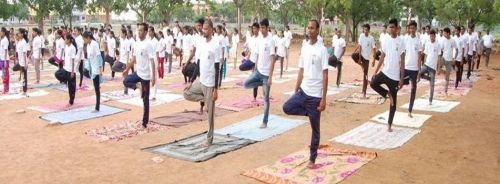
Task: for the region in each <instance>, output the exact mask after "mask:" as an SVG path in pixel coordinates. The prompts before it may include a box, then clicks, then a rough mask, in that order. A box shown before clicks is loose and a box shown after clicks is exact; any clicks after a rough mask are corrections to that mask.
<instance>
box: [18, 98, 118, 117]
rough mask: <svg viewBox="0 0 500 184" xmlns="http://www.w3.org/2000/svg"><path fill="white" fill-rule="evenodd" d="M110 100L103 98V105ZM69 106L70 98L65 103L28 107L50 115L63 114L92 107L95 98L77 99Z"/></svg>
mask: <svg viewBox="0 0 500 184" xmlns="http://www.w3.org/2000/svg"><path fill="white" fill-rule="evenodd" d="M108 100H109V99H107V98H104V97H101V103H102V102H106V101H108ZM68 104H69V97H68V100H63V101H58V102H54V103H49V104H43V105H40V106H31V107H28V109H31V110H35V111H39V112H43V113H50V112H61V111H67V110H71V109H76V108H80V107H84V106H90V105H95V96H88V97H83V98H75V101H74V103H73V105H72V106H68Z"/></svg>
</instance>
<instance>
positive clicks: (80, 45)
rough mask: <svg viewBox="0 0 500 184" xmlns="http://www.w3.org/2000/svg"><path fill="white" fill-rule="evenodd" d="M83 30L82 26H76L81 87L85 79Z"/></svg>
mask: <svg viewBox="0 0 500 184" xmlns="http://www.w3.org/2000/svg"><path fill="white" fill-rule="evenodd" d="M82 33H83V30H82V28H81V27H76V28H75V42H76V47H77V50H78V53H77V54H76V56H77V64H78V73H80V83H79V85H78V86H79V87H82V81H83V58H84V56H83V46H84V45H83V44H84V41H83V36H82Z"/></svg>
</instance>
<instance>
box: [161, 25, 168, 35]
mask: <svg viewBox="0 0 500 184" xmlns="http://www.w3.org/2000/svg"><path fill="white" fill-rule="evenodd" d="M167 31H168V26H166V27H163V29H162V32H163V35H167Z"/></svg>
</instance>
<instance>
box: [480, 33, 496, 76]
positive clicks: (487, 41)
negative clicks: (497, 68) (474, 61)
mask: <svg viewBox="0 0 500 184" xmlns="http://www.w3.org/2000/svg"><path fill="white" fill-rule="evenodd" d="M481 39H482V40H483V44H484V52H483V53H480V54H483V55H484V66H486V68H488V64H489V63H490V54H491V48H492V47H493V43H494V42H495V38H494V37H493V35H491V34H490V29H486V34H485V35H484V36H483V38H481ZM478 66H479V65H478Z"/></svg>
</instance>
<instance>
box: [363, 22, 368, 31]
mask: <svg viewBox="0 0 500 184" xmlns="http://www.w3.org/2000/svg"><path fill="white" fill-rule="evenodd" d="M362 27H364V28H366V29H368V31H370V24H364V25H363V26H362Z"/></svg>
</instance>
